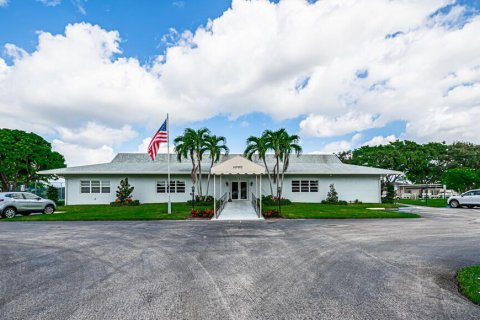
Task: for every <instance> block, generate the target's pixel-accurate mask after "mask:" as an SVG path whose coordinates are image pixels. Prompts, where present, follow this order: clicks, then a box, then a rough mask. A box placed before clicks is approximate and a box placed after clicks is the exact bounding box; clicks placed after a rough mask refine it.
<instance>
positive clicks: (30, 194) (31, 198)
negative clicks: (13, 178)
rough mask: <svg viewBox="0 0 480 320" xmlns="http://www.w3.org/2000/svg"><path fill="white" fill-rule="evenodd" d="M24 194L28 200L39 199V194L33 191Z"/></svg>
mask: <svg viewBox="0 0 480 320" xmlns="http://www.w3.org/2000/svg"><path fill="white" fill-rule="evenodd" d="M23 196H24V197H25V199H27V200H37V199H38V196H36V195H34V194H33V193H24V194H23Z"/></svg>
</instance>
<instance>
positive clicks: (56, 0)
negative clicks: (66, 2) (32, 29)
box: [36, 0, 62, 7]
mask: <svg viewBox="0 0 480 320" xmlns="http://www.w3.org/2000/svg"><path fill="white" fill-rule="evenodd" d="M36 1H38V2H41V3H42V4H43V5H46V6H47V7H55V6H58V5H59V4H60V3H62V0H36Z"/></svg>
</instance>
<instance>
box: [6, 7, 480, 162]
mask: <svg viewBox="0 0 480 320" xmlns="http://www.w3.org/2000/svg"><path fill="white" fill-rule="evenodd" d="M167 113H169V115H170V120H171V122H170V128H171V136H172V137H175V136H177V135H179V134H181V133H182V131H183V130H184V129H185V128H186V127H192V128H201V127H207V128H209V129H210V130H211V131H212V133H213V134H216V135H223V136H225V137H226V138H227V141H228V145H229V147H230V149H231V152H234V153H241V152H243V150H244V148H245V140H246V138H247V137H248V136H250V135H260V134H261V133H262V132H263V131H264V130H266V129H278V128H286V129H287V130H288V131H289V132H290V133H296V134H299V135H300V137H301V144H302V147H303V149H304V152H305V153H331V152H339V151H343V150H349V149H352V148H358V147H360V146H363V145H379V144H385V143H388V142H390V141H394V140H396V139H409V140H414V141H417V142H419V143H424V142H430V141H439V142H442V141H445V142H447V143H449V142H453V141H470V142H474V143H480V126H479V125H478V122H479V120H480V0H470V1H451V0H401V1H400V0H398V1H396V0H319V1H313V0H310V1H306V0H280V1H267V0H252V1H245V0H233V1H226V0H211V1H202V0H184V1H178V0H173V1H172V0H161V1H141V0H135V1H133V0H131V1H130V0H124V1H114V0H112V1H109V0H102V1H99V0H89V1H86V0H0V119H1V123H0V126H1V127H7V128H15V129H21V130H26V131H33V132H35V133H37V134H40V135H41V136H43V137H44V138H46V139H47V140H48V141H50V142H51V143H52V146H53V148H54V149H55V150H57V151H59V152H61V153H62V154H63V155H64V156H65V157H66V160H67V164H68V165H69V166H74V165H84V164H91V163H100V162H108V161H110V160H111V159H112V158H113V157H114V155H115V154H116V153H118V152H146V147H147V145H148V142H149V140H150V137H151V136H152V135H153V133H154V132H155V130H156V129H157V128H158V127H159V126H160V125H161V124H162V122H163V121H164V119H165V117H166V114H167ZM163 151H165V148H163V149H162V152H163Z"/></svg>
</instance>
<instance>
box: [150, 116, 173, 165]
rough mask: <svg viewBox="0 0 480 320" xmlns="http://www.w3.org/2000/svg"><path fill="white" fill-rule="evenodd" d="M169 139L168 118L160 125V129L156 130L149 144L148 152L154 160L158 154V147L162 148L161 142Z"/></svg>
mask: <svg viewBox="0 0 480 320" xmlns="http://www.w3.org/2000/svg"><path fill="white" fill-rule="evenodd" d="M167 141H168V132H167V120H165V121H164V122H163V124H162V126H161V127H160V129H158V130H157V132H155V135H154V136H153V138H152V140H151V141H150V144H149V145H148V154H149V155H150V158H152V161H153V160H155V156H156V155H157V152H158V149H159V148H160V144H161V143H162V142H164V143H165V142H167Z"/></svg>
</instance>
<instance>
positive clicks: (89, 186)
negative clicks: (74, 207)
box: [80, 180, 110, 193]
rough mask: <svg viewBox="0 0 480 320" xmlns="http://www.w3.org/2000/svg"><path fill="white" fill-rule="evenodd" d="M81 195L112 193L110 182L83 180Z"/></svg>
mask: <svg viewBox="0 0 480 320" xmlns="http://www.w3.org/2000/svg"><path fill="white" fill-rule="evenodd" d="M80 193H110V181H108V180H81V181H80Z"/></svg>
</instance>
